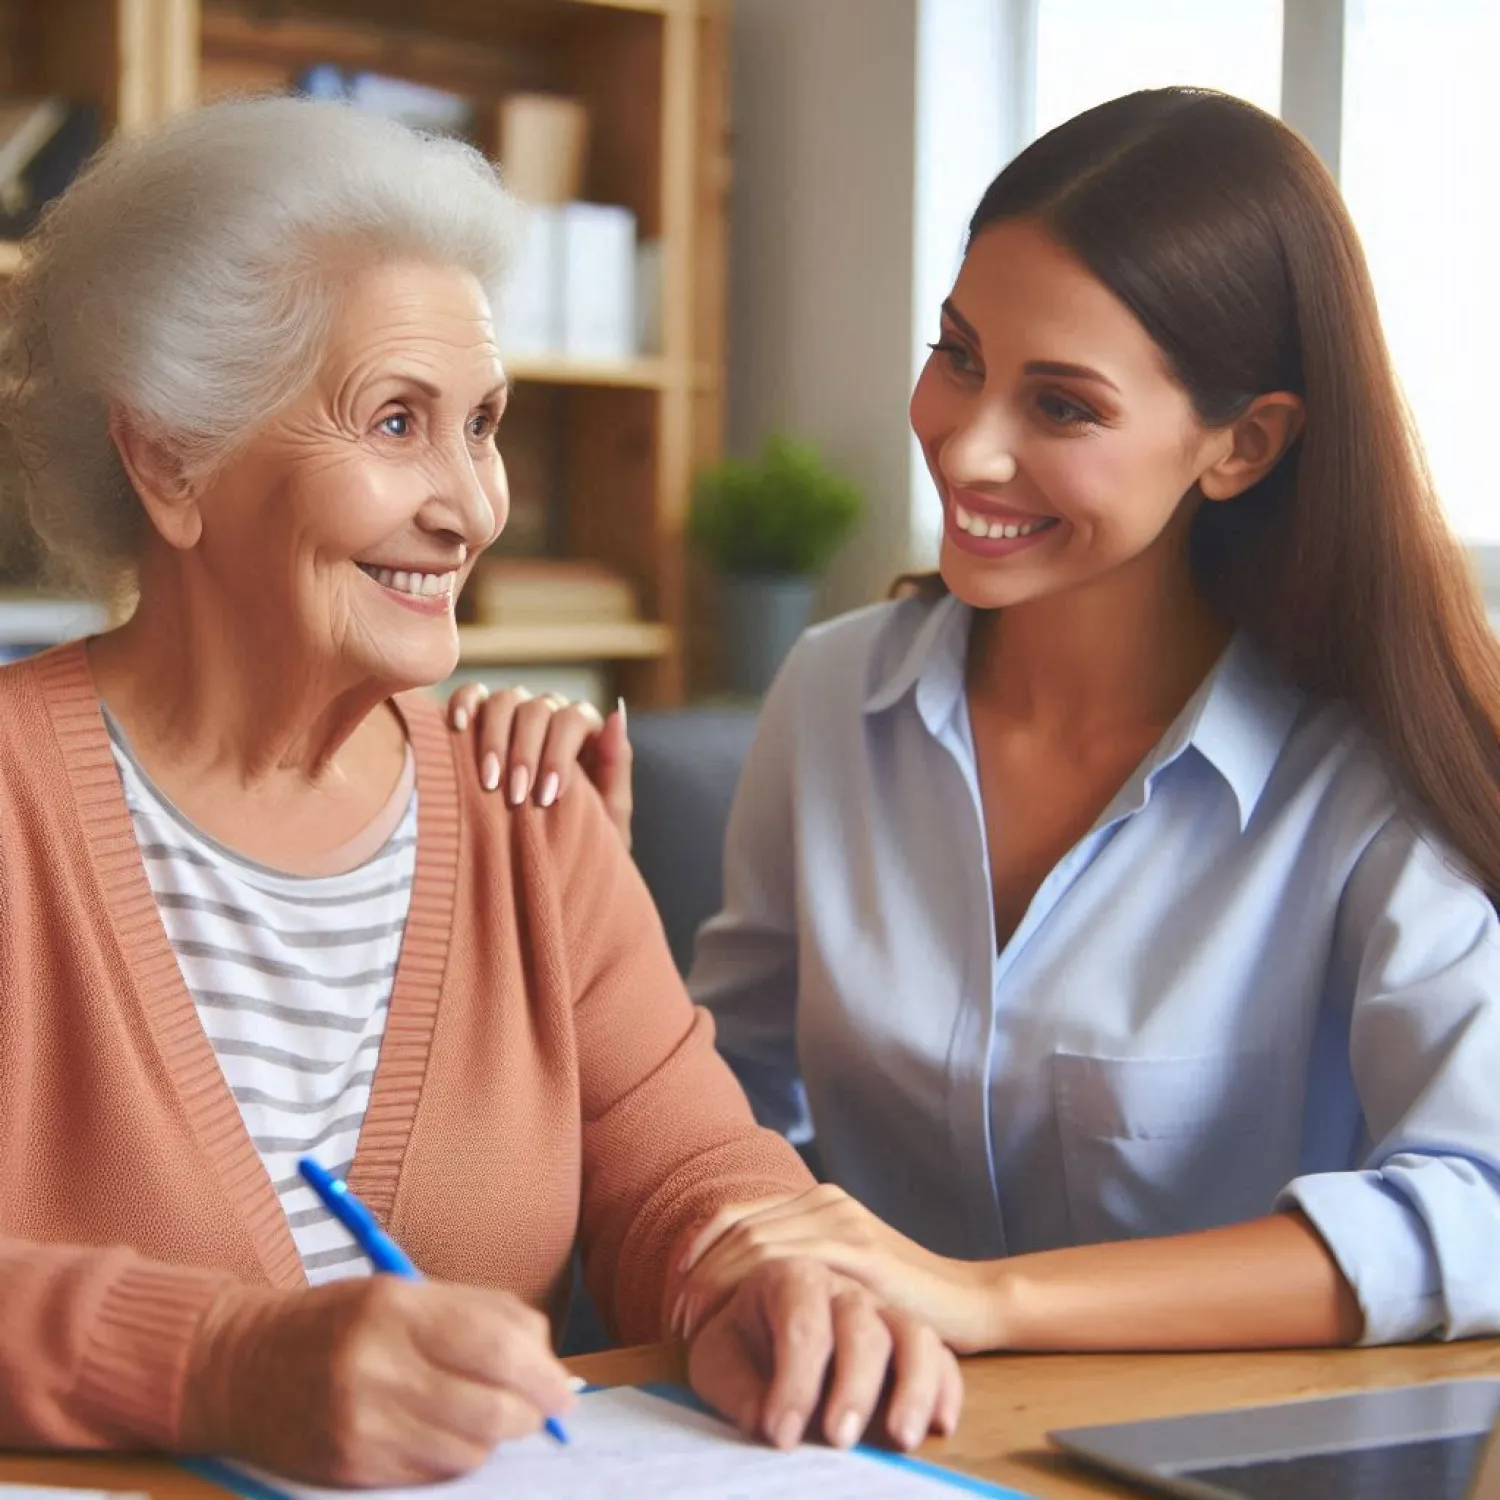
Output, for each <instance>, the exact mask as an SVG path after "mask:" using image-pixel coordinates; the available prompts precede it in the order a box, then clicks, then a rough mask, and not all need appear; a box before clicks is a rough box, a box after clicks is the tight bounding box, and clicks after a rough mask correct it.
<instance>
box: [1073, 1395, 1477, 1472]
mask: <svg viewBox="0 0 1500 1500" xmlns="http://www.w3.org/2000/svg"><path fill="white" fill-rule="evenodd" d="M1497 1425H1500V1380H1452V1381H1443V1382H1438V1383H1435V1384H1432V1385H1416V1386H1402V1387H1398V1388H1395V1389H1390V1390H1376V1391H1359V1392H1356V1393H1353V1394H1350V1395H1345V1396H1325V1397H1320V1398H1318V1399H1317V1400H1310V1401H1291V1402H1284V1403H1281V1404H1278V1405H1275V1406H1250V1407H1244V1408H1242V1409H1240V1410H1238V1411H1219V1412H1204V1413H1202V1414H1200V1415H1196V1416H1185V1417H1169V1418H1166V1419H1164V1420H1161V1421H1151V1422H1125V1423H1120V1424H1117V1425H1114V1426H1109V1427H1076V1428H1070V1429H1068V1430H1066V1431H1061V1432H1054V1433H1051V1434H1050V1436H1051V1438H1052V1440H1053V1442H1055V1443H1056V1444H1058V1446H1059V1447H1061V1448H1063V1449H1064V1450H1065V1451H1066V1452H1068V1453H1069V1454H1071V1455H1072V1456H1073V1457H1075V1458H1080V1459H1083V1460H1084V1461H1085V1462H1087V1463H1090V1464H1093V1465H1095V1466H1097V1467H1099V1468H1101V1469H1106V1470H1108V1471H1109V1472H1110V1473H1112V1474H1116V1475H1119V1476H1121V1477H1123V1478H1127V1479H1131V1480H1134V1481H1135V1482H1136V1483H1137V1484H1141V1485H1144V1486H1145V1487H1146V1488H1148V1489H1151V1490H1154V1491H1155V1492H1156V1493H1158V1494H1162V1495H1182V1496H1190V1497H1193V1500H1500V1436H1495V1429H1496V1427H1497Z"/></svg>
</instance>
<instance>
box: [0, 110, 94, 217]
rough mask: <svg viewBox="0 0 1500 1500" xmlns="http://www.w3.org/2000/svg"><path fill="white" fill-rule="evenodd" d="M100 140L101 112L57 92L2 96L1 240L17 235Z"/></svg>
mask: <svg viewBox="0 0 1500 1500" xmlns="http://www.w3.org/2000/svg"><path fill="white" fill-rule="evenodd" d="M98 144H99V112H98V111H97V110H95V109H89V108H85V107H81V106H79V105H75V104H70V103H69V102H68V101H67V100H66V99H62V98H57V97H53V96H49V97H38V98H20V97H15V96H9V97H0V239H6V240H14V239H19V238H20V237H21V236H22V235H24V234H25V233H26V232H27V231H28V230H29V229H31V227H32V226H33V225H34V224H35V223H36V221H37V218H38V216H39V215H40V214H41V211H42V209H43V207H44V206H45V205H46V204H47V203H49V202H50V201H51V200H52V199H53V198H55V197H57V195H58V194H59V193H61V192H62V191H63V189H64V188H66V187H67V186H68V184H69V183H70V182H71V181H72V180H73V178H74V177H75V176H76V175H77V173H78V171H79V169H80V168H81V167H82V166H83V164H84V162H85V161H87V160H88V158H89V157H90V156H91V155H92V154H93V152H94V149H95V148H96V147H97V146H98Z"/></svg>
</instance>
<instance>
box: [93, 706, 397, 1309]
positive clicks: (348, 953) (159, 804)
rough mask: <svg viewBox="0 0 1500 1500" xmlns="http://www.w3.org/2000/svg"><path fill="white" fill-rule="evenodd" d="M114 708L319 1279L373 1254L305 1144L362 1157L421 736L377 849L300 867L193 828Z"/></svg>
mask: <svg viewBox="0 0 1500 1500" xmlns="http://www.w3.org/2000/svg"><path fill="white" fill-rule="evenodd" d="M106 722H107V723H108V726H109V731H110V740H111V744H112V746H113V749H114V754H115V761H116V763H117V764H118V766H119V768H120V776H121V779H122V780H123V782H124V787H125V802H126V805H127V806H128V807H129V809H130V814H131V817H132V819H133V820H134V824H135V836H136V840H137V842H138V843H139V845H140V848H141V853H142V855H143V856H144V859H145V864H146V873H147V876H148V877H149V879H150V882H151V890H152V893H153V894H154V895H155V897H156V905H157V908H158V910H159V911H160V913H161V919H162V924H163V926H164V927H165V928H166V932H167V937H168V938H169V939H170V941H171V944H172V949H173V951H174V952H175V953H176V955H177V963H178V966H179V967H180V968H181V970H182V975H183V978H184V980H185V981H186V982H187V987H188V989H189V991H190V992H191V993H192V996H193V1000H194V1002H195V1003H196V1005H197V1007H198V1016H199V1019H200V1020H201V1021H202V1023H203V1029H204V1031H205V1032H206V1033H207V1034H208V1039H209V1041H210V1042H212V1044H213V1049H214V1052H215V1054H216V1055H217V1056H218V1059H219V1066H220V1067H221V1068H222V1069H223V1070H224V1077H225V1079H226V1080H227V1081H228V1084H229V1088H230V1091H231V1092H232V1093H233V1095H234V1098H235V1102H236V1103H237V1104H238V1105H239V1107H240V1113H241V1115H242V1116H243V1118H244V1121H245V1128H246V1130H247V1131H248V1132H249V1134H250V1138H251V1140H252V1141H254V1143H255V1148H256V1150H257V1151H259V1153H260V1157H261V1160H262V1162H264V1164H265V1168H266V1171H267V1172H268V1173H269V1174H270V1178H271V1182H272V1184H273V1185H274V1186H275V1188H276V1192H277V1195H278V1196H279V1197H280V1199H281V1206H282V1208H283V1210H284V1211H285V1213H286V1216H287V1222H288V1224H289V1225H290V1226H291V1231H292V1237H293V1239H294V1240H295V1242H296V1245H297V1250H298V1252H299V1253H300V1254H301V1257H302V1264H303V1266H304V1268H305V1269H306V1272H307V1276H308V1279H309V1280H310V1281H312V1282H319V1281H328V1280H332V1279H333V1278H335V1277H338V1276H351V1275H358V1274H361V1273H362V1272H365V1271H367V1270H368V1269H369V1266H368V1263H367V1262H366V1261H365V1260H364V1258H363V1257H362V1256H361V1255H360V1253H359V1251H358V1250H357V1249H355V1248H354V1245H353V1243H352V1241H351V1240H350V1238H349V1235H348V1232H347V1231H346V1230H344V1229H343V1228H342V1227H341V1226H340V1225H339V1224H338V1223H336V1222H335V1221H334V1220H333V1219H332V1218H331V1217H330V1216H329V1214H328V1213H327V1211H326V1210H325V1209H324V1208H323V1207H322V1205H321V1204H320V1203H319V1202H318V1200H317V1198H316V1197H315V1196H314V1195H313V1193H312V1191H311V1190H310V1189H309V1188H308V1187H307V1186H306V1185H305V1184H304V1183H303V1181H302V1179H301V1178H300V1177H299V1176H298V1175H297V1159H298V1157H299V1156H302V1155H303V1154H304V1153H307V1154H311V1155H313V1156H316V1157H317V1159H318V1160H319V1161H320V1162H322V1163H323V1164H324V1165H325V1166H326V1167H328V1168H329V1170H330V1171H332V1172H334V1173H336V1174H337V1175H339V1176H341V1177H342V1176H344V1175H346V1174H347V1173H348V1170H349V1167H350V1164H351V1163H352V1161H353V1159H354V1147H355V1143H356V1141H357V1139H358V1136H359V1127H360V1123H361V1122H362V1120H363V1119H364V1114H365V1109H366V1106H367V1105H368V1104H369V1100H370V1082H371V1079H372V1078H373V1077H374V1073H375V1063H376V1059H377V1058H378V1056H379V1053H380V1040H381V1037H382V1036H383V1035H384V1032H385V1020H386V1011H387V1009H388V1007H389V1004H390V995H391V984H392V980H393V979H394V976H395V973H396V960H397V957H398V956H399V954H400V950H401V938H402V933H403V931H404V930H405V927H406V916H407V911H408V908H409V907H410V904H411V887H412V876H413V873H414V871H415V868H416V852H417V849H416V846H417V798H416V791H415V789H414V785H413V783H414V766H413V762H412V760H411V755H410V751H408V753H407V767H406V772H405V774H404V775H403V777H402V780H401V785H400V786H399V787H398V788H397V792H396V797H397V798H399V799H400V800H401V804H402V805H400V806H394V805H388V807H387V810H386V813H385V814H383V815H382V819H390V820H393V821H394V822H395V831H394V832H393V833H391V834H390V835H389V837H387V838H385V839H384V840H383V842H378V845H377V849H376V850H375V851H374V852H372V853H371V856H370V857H369V858H367V859H365V860H364V861H363V862H362V863H359V864H358V865H357V866H356V867H355V868H353V869H349V870H347V872H346V873H339V874H329V875H316V876H301V875H287V874H283V873H281V872H279V871H276V870H272V869H268V868H267V867H266V866H264V865H259V864H256V863H254V862H253V861H251V860H248V859H246V858H244V857H243V856H242V855H239V854H236V853H235V852H234V851H233V850H231V849H228V848H226V847H225V846H224V845H223V844H220V843H218V842H217V841H216V840H214V839H212V838H210V837H209V836H208V835H207V834H205V833H203V832H201V831H200V830H198V829H197V828H195V827H194V826H193V824H192V823H190V822H189V821H188V820H187V818H185V817H184V816H183V815H182V813H180V812H179V811H178V810H177V809H176V808H175V807H174V806H173V805H172V803H171V802H170V801H168V799H167V798H166V797H165V796H164V795H163V794H162V792H161V791H160V789H159V788H157V787H156V786H154V785H153V784H152V782H151V780H150V778H149V777H148V776H147V775H146V773H145V771H144V770H143V769H142V768H141V766H140V764H139V763H138V762H137V761H136V759H135V757H134V755H133V753H132V752H131V750H130V747H129V745H128V744H127V743H126V741H125V738H124V736H123V734H122V733H121V732H120V729H119V726H118V725H117V724H115V723H114V722H113V721H111V720H108V719H107V720H106ZM393 801H394V799H393ZM381 821H382V820H377V825H378V824H379V823H380V822H381ZM390 826H391V821H386V822H385V827H386V828H389V827H390ZM376 837H377V840H378V838H379V836H378V834H377V836H376Z"/></svg>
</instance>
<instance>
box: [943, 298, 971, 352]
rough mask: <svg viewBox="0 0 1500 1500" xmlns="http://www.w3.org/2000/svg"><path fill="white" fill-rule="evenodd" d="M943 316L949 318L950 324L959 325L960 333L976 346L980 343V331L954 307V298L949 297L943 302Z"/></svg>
mask: <svg viewBox="0 0 1500 1500" xmlns="http://www.w3.org/2000/svg"><path fill="white" fill-rule="evenodd" d="M943 316H944V317H945V318H947V320H948V321H949V322H950V323H955V324H957V325H958V331H959V332H960V333H961V334H963V336H964V337H965V338H966V339H970V340H972V341H973V342H974V343H976V344H977V343H978V342H979V331H978V329H976V328H975V327H974V325H973V324H972V323H971V322H970V321H969V320H968V319H967V318H966V317H964V315H963V314H962V313H961V312H959V310H958V309H957V308H956V307H955V306H954V305H953V298H952V297H947V298H945V299H944V301H943Z"/></svg>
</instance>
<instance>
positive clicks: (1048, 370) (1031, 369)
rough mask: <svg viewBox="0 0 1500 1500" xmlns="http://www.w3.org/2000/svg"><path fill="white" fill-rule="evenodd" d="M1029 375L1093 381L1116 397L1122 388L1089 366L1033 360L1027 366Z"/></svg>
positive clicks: (1049, 360)
mask: <svg viewBox="0 0 1500 1500" xmlns="http://www.w3.org/2000/svg"><path fill="white" fill-rule="evenodd" d="M1026 373H1027V374H1028V375H1060V376H1062V377H1064V378H1065V379H1066V378H1069V377H1071V378H1072V379H1074V380H1092V381H1094V382H1095V383H1096V384H1098V385H1107V386H1108V387H1109V388H1110V390H1112V391H1113V392H1114V393H1115V394H1116V395H1119V393H1120V388H1119V386H1117V385H1116V384H1115V383H1114V381H1113V380H1111V379H1110V378H1109V376H1108V375H1101V374H1100V373H1099V371H1098V370H1093V369H1090V368H1089V366H1088V365H1069V364H1063V363H1061V362H1060V361H1057V360H1051V359H1033V360H1030V361H1028V363H1027V365H1026Z"/></svg>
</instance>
